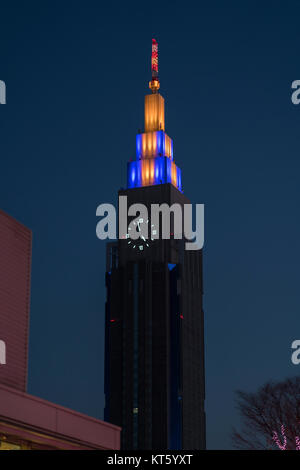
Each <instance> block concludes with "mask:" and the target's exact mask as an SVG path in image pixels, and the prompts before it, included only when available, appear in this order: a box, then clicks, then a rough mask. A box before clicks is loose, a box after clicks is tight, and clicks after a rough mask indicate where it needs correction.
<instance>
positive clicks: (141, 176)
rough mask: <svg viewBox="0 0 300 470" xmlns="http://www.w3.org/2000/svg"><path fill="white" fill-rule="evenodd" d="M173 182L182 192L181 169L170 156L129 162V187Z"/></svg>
mask: <svg viewBox="0 0 300 470" xmlns="http://www.w3.org/2000/svg"><path fill="white" fill-rule="evenodd" d="M164 183H171V184H172V185H173V186H175V187H176V188H177V189H179V191H181V192H182V185H181V170H180V168H178V166H177V165H176V164H175V163H174V161H172V160H170V158H168V157H156V158H144V159H140V160H134V161H132V162H128V164H127V188H140V187H141V186H151V185H155V184H164Z"/></svg>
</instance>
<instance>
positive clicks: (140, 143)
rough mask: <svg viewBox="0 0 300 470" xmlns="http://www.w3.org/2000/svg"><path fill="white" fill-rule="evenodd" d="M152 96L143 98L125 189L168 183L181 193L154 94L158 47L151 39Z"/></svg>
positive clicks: (161, 109)
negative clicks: (139, 128) (141, 123)
mask: <svg viewBox="0 0 300 470" xmlns="http://www.w3.org/2000/svg"><path fill="white" fill-rule="evenodd" d="M151 70H152V80H151V82H149V88H150V89H151V91H152V93H149V94H148V95H146V96H145V115H144V116H145V126H144V132H141V133H139V134H137V136H136V160H135V161H130V162H129V163H128V174H127V187H128V188H138V187H141V186H152V185H156V184H165V183H171V184H172V185H173V186H175V187H176V188H177V189H179V191H182V185H181V170H180V168H178V166H177V165H176V164H175V162H174V159H173V141H172V139H171V138H170V137H169V136H168V135H167V134H166V132H165V100H164V98H163V97H162V96H161V94H160V93H158V90H159V86H160V84H159V79H158V45H157V41H156V40H155V39H152V55H151Z"/></svg>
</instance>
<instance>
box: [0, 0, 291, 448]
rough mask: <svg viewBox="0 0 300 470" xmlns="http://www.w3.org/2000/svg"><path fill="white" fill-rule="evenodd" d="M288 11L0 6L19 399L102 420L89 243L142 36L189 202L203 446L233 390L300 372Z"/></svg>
mask: <svg viewBox="0 0 300 470" xmlns="http://www.w3.org/2000/svg"><path fill="white" fill-rule="evenodd" d="M299 17H300V3H299V2H298V1H293V0H291V1H289V2H283V1H264V2H262V1H254V0H251V1H244V2H240V1H229V2H223V1H215V2H198V1H188V0H187V1H185V2H178V1H162V2H160V3H158V2H156V3H155V2H154V3H153V4H151V3H149V2H146V1H139V2H138V1H128V2H121V1H115V2H110V3H109V2H106V3H104V2H99V1H89V0H87V1H85V2H78V1H72V2H67V1H65V2H61V1H60V2H58V1H53V0H52V1H51V2H50V1H43V2H37V1H36V2H35V1H28V2H21V1H19V2H15V1H10V2H6V3H5V4H4V2H2V4H1V7H0V44H1V47H0V79H1V80H4V81H5V82H6V85H7V105H6V106H0V207H1V208H2V209H3V210H5V211H6V212H8V213H9V214H11V215H13V216H14V217H16V218H17V219H18V220H20V221H21V222H23V223H24V224H25V225H27V226H28V227H30V228H31V229H32V231H33V261H32V299H31V328H30V358H29V359H30V361H29V392H30V393H32V394H36V395H38V396H41V397H44V398H46V399H49V400H51V401H54V402H57V403H60V404H62V405H66V406H68V407H71V408H74V409H77V410H79V411H82V412H85V413H88V414H90V415H92V416H96V417H100V418H102V416H103V414H102V413H103V351H104V341H103V340H104V338H103V329H104V301H105V289H104V271H105V243H104V242H101V241H99V240H97V238H96V235H95V227H96V217H95V211H96V207H97V206H98V205H99V204H100V203H102V202H115V201H116V195H117V190H118V189H119V188H120V187H121V186H125V184H126V162H127V161H128V160H129V159H130V158H131V157H134V156H135V134H136V132H137V129H138V128H141V127H142V126H143V100H144V95H145V94H146V93H148V89H147V83H148V80H149V79H150V50H151V38H152V37H155V38H156V39H157V40H158V42H159V52H160V57H159V58H160V63H159V66H160V78H161V93H162V95H163V96H164V97H165V99H166V130H167V133H168V134H169V135H170V136H171V137H172V138H173V139H174V156H175V161H176V163H177V164H178V165H179V166H180V167H181V168H182V176H183V187H184V190H185V194H186V195H187V196H188V197H190V199H191V200H192V202H194V203H204V204H205V217H206V226H205V236H206V242H205V261H204V274H205V283H204V288H205V315H206V380H207V433H208V446H209V448H229V447H230V445H231V443H230V437H229V434H230V429H231V426H232V425H235V424H236V423H237V422H238V420H237V415H236V412H235V409H234V390H236V389H243V390H247V391H250V390H253V391H254V390H256V388H257V387H258V386H260V385H261V384H263V383H264V382H265V381H266V380H268V379H283V378H285V377H287V376H291V375H295V374H298V373H299V372H300V366H298V368H297V366H293V365H292V364H291V361H290V345H291V342H292V340H294V339H299V337H300V328H299V314H300V295H299V270H300V249H299V240H300V223H299V173H300V152H299V148H300V138H299V136H300V132H299V124H300V106H299V107H297V106H294V105H293V104H292V103H291V100H290V95H291V92H290V87H291V82H292V81H293V80H296V79H300V61H299V51H300V29H299Z"/></svg>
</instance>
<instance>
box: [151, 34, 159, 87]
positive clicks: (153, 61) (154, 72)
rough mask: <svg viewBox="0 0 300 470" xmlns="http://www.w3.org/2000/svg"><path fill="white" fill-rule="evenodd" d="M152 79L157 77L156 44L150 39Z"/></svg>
mask: <svg viewBox="0 0 300 470" xmlns="http://www.w3.org/2000/svg"><path fill="white" fill-rule="evenodd" d="M151 70H152V79H155V78H157V77H158V44H157V41H156V40H155V39H152V56H151Z"/></svg>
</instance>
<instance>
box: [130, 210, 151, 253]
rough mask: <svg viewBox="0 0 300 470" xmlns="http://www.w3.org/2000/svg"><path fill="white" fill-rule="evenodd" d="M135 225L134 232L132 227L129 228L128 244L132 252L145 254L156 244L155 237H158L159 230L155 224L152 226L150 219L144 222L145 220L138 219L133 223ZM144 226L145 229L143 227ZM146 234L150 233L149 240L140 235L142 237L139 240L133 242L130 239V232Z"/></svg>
mask: <svg viewBox="0 0 300 470" xmlns="http://www.w3.org/2000/svg"><path fill="white" fill-rule="evenodd" d="M133 225H134V226H135V228H134V230H132V228H131V227H129V228H128V233H127V235H126V238H127V244H128V246H129V247H130V248H132V250H134V251H136V252H138V253H143V252H144V251H145V250H147V249H148V248H149V247H150V246H151V245H152V244H153V242H154V240H155V236H156V235H157V230H156V228H155V226H154V224H151V223H150V221H149V219H147V220H144V219H142V218H141V219H138V220H137V221H135V222H133ZM143 225H144V227H142V226H143ZM133 231H135V232H146V233H148V238H145V237H144V236H143V235H140V237H139V238H138V239H137V240H133V239H131V237H130V232H133Z"/></svg>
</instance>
